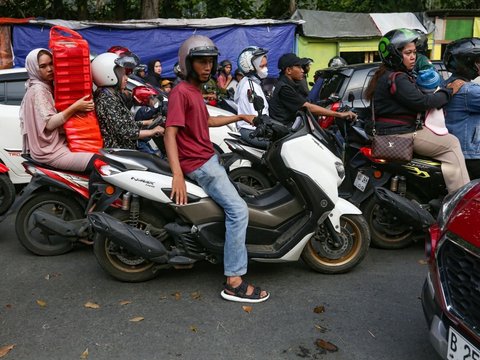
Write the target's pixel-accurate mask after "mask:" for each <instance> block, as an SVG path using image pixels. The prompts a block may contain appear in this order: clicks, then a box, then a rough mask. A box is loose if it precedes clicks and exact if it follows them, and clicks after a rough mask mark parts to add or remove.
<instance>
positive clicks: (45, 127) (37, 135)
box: [20, 49, 94, 172]
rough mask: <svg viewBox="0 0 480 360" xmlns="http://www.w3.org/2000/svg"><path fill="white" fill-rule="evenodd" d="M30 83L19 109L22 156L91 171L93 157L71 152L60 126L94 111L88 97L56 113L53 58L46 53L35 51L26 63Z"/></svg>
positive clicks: (53, 164)
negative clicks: (83, 112) (86, 112)
mask: <svg viewBox="0 0 480 360" xmlns="http://www.w3.org/2000/svg"><path fill="white" fill-rule="evenodd" d="M25 68H26V69H27V72H28V75H29V79H28V80H27V82H26V88H27V92H26V93H25V96H24V98H23V101H22V104H21V106H20V126H21V130H22V135H23V152H24V153H29V154H30V156H31V157H32V158H33V159H34V160H36V161H38V162H41V163H44V164H47V165H50V166H53V167H56V168H59V169H64V170H71V171H78V172H81V171H91V170H92V169H93V167H92V163H93V159H92V157H93V156H94V154H93V153H87V152H71V151H70V150H69V148H68V146H67V139H66V137H65V133H64V131H63V127H62V125H63V124H64V123H65V122H66V121H67V120H68V119H69V118H70V117H71V116H72V115H73V114H75V113H76V112H79V111H92V110H94V105H93V100H87V98H88V96H85V97H83V98H81V99H80V100H77V101H76V102H75V103H73V104H72V105H70V106H69V107H68V108H67V109H65V110H63V111H61V112H57V110H56V109H55V103H54V100H53V58H52V54H51V53H50V52H49V51H48V50H46V49H34V50H32V51H30V53H29V54H28V55H27V58H26V59H25Z"/></svg>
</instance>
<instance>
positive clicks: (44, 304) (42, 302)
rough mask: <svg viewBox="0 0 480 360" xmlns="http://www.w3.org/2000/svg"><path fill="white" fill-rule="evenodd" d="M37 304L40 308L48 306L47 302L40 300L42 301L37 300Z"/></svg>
mask: <svg viewBox="0 0 480 360" xmlns="http://www.w3.org/2000/svg"><path fill="white" fill-rule="evenodd" d="M37 304H38V305H39V306H40V307H46V306H47V302H46V301H43V300H40V299H38V300H37Z"/></svg>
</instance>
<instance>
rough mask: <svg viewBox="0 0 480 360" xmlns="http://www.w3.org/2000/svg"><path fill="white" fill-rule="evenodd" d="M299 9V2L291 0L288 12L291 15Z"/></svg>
mask: <svg viewBox="0 0 480 360" xmlns="http://www.w3.org/2000/svg"><path fill="white" fill-rule="evenodd" d="M295 10H297V2H296V1H295V0H290V3H289V5H288V12H289V13H290V15H293V13H294V12H295Z"/></svg>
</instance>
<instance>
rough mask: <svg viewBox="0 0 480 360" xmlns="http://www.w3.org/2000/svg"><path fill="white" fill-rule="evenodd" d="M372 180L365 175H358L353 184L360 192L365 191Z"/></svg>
mask: <svg viewBox="0 0 480 360" xmlns="http://www.w3.org/2000/svg"><path fill="white" fill-rule="evenodd" d="M369 180H370V178H369V177H368V176H367V175H364V174H362V173H360V172H359V173H358V174H357V177H356V178H355V181H354V182H353V186H355V187H356V188H357V189H358V190H360V191H362V192H363V191H365V188H366V187H367V184H368V181H369Z"/></svg>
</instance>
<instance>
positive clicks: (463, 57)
mask: <svg viewBox="0 0 480 360" xmlns="http://www.w3.org/2000/svg"><path fill="white" fill-rule="evenodd" d="M479 58H480V38H463V39H459V40H455V41H452V42H451V43H450V44H448V45H447V48H446V49H445V53H444V54H443V63H444V64H445V67H446V68H447V70H448V71H450V72H451V73H452V74H454V75H459V76H462V77H465V78H467V79H469V80H473V79H475V78H476V77H477V76H478V69H477V67H476V65H475V62H477V60H478V59H479Z"/></svg>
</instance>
